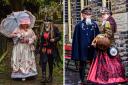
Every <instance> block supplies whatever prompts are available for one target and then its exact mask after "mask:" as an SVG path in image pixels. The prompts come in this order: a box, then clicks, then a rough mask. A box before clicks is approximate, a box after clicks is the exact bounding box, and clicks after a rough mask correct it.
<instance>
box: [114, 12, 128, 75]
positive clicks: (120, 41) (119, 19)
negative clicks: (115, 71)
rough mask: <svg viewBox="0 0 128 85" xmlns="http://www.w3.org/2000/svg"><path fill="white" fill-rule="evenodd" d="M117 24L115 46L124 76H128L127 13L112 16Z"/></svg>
mask: <svg viewBox="0 0 128 85" xmlns="http://www.w3.org/2000/svg"><path fill="white" fill-rule="evenodd" d="M113 17H114V19H115V20H116V23H117V32H116V33H115V42H116V46H117V47H118V49H119V53H120V56H121V59H122V60H123V62H122V63H123V64H124V65H125V69H126V75H127V76H128V13H127V12H126V13H117V14H114V15H113Z"/></svg>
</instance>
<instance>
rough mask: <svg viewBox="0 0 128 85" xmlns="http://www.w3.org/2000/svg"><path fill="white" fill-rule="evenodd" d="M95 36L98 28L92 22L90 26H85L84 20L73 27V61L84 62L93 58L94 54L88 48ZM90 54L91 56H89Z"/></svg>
mask: <svg viewBox="0 0 128 85" xmlns="http://www.w3.org/2000/svg"><path fill="white" fill-rule="evenodd" d="M97 34H99V28H98V25H97V24H96V22H95V21H93V20H92V24H91V25H86V22H85V20H83V21H80V22H79V23H78V24H77V25H76V26H75V30H74V35H73V42H72V59H73V60H78V61H86V60H87V58H89V57H94V55H93V54H94V52H92V51H90V50H89V49H88V48H89V47H91V43H92V40H93V39H94V37H95V36H96V35H97ZM93 49H94V48H93ZM90 54H92V55H91V56H90Z"/></svg>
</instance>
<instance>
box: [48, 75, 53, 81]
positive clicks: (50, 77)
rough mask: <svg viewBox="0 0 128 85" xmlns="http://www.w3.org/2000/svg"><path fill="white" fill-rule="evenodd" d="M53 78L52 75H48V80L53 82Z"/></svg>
mask: <svg viewBox="0 0 128 85" xmlns="http://www.w3.org/2000/svg"><path fill="white" fill-rule="evenodd" d="M52 79H53V78H52V75H49V77H48V82H49V83H51V82H52Z"/></svg>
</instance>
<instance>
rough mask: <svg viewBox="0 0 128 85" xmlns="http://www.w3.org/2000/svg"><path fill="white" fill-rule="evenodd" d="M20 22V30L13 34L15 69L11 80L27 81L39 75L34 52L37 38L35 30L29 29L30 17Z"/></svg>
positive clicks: (13, 63) (12, 62)
mask: <svg viewBox="0 0 128 85" xmlns="http://www.w3.org/2000/svg"><path fill="white" fill-rule="evenodd" d="M19 22H20V25H19V28H18V29H16V30H15V31H14V32H13V33H12V34H11V37H12V38H13V41H14V47H13V51H12V58H11V66H12V69H13V71H12V74H11V78H22V80H25V78H27V77H31V76H36V75H37V69H36V63H35V56H34V52H33V50H34V45H33V43H34V41H35V39H36V36H35V33H34V32H33V30H32V29H31V28H29V25H30V23H31V22H30V19H29V18H28V17H25V18H22V19H20V21H19Z"/></svg>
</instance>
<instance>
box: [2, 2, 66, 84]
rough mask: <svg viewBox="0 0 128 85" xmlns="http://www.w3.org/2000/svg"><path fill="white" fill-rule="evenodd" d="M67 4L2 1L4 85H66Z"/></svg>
mask: <svg viewBox="0 0 128 85" xmlns="http://www.w3.org/2000/svg"><path fill="white" fill-rule="evenodd" d="M63 34H64V33H63V1H62V0H1V1H0V85H18V84H19V85H63Z"/></svg>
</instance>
